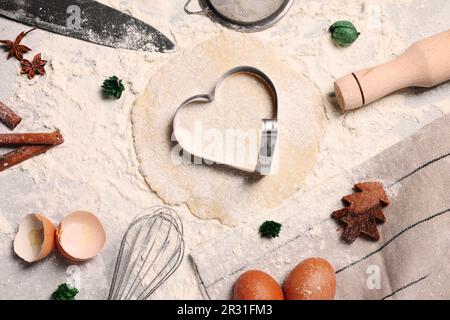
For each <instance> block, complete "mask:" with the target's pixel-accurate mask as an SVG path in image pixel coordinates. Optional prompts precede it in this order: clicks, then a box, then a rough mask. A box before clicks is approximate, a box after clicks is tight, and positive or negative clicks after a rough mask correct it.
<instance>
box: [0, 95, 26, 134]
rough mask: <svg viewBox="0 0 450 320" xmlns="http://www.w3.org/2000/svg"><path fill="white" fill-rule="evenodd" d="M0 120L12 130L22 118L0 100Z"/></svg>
mask: <svg viewBox="0 0 450 320" xmlns="http://www.w3.org/2000/svg"><path fill="white" fill-rule="evenodd" d="M0 121H1V122H2V123H3V124H5V125H6V126H7V127H8V128H9V129H11V130H14V129H15V128H16V127H17V126H18V125H19V123H20V122H21V121H22V118H21V117H20V116H18V115H17V114H16V113H15V112H14V111H12V110H11V109H10V108H8V107H7V106H6V105H5V104H4V103H2V102H1V101H0Z"/></svg>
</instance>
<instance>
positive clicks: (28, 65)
mask: <svg viewBox="0 0 450 320" xmlns="http://www.w3.org/2000/svg"><path fill="white" fill-rule="evenodd" d="M20 64H21V65H22V71H21V73H22V74H27V75H28V79H30V80H31V79H33V78H34V76H35V75H37V74H38V75H41V76H43V75H44V74H45V68H44V67H45V65H46V64H47V60H42V59H41V54H40V53H39V54H37V55H36V56H34V58H33V61H32V62H30V61H28V60H26V59H23V60H22V62H21V63H20Z"/></svg>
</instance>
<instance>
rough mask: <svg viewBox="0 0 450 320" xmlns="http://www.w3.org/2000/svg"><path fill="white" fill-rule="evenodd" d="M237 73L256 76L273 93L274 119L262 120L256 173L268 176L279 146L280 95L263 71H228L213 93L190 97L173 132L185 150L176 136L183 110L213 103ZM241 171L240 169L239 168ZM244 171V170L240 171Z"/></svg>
mask: <svg viewBox="0 0 450 320" xmlns="http://www.w3.org/2000/svg"><path fill="white" fill-rule="evenodd" d="M237 73H249V74H251V75H254V76H256V77H258V78H259V79H261V80H262V81H263V82H264V83H265V84H266V85H267V86H268V88H269V89H270V91H271V93H272V98H273V101H272V103H273V106H274V110H273V113H274V117H273V118H272V119H262V120H261V122H262V136H261V142H260V147H259V154H258V160H257V163H256V167H255V171H254V172H256V173H258V174H260V175H262V176H267V175H269V174H270V172H271V168H272V163H273V160H274V153H275V147H276V145H277V140H278V95H277V91H276V88H275V85H274V84H273V82H272V80H270V78H269V77H268V76H267V75H266V74H265V73H264V72H262V71H261V70H259V69H256V68H254V67H249V66H240V67H236V68H233V69H231V70H229V71H227V72H226V73H225V74H224V75H223V76H222V77H220V78H219V80H218V81H217V83H216V85H215V86H214V88H213V89H212V90H211V92H209V93H207V94H198V95H195V96H193V97H190V98H189V99H186V100H185V101H184V102H183V103H182V104H181V105H180V106H179V107H178V109H177V111H176V112H175V115H174V117H173V130H174V136H175V139H176V140H177V141H178V142H179V143H180V146H181V147H182V148H183V149H185V148H184V147H183V146H182V145H181V142H180V139H178V137H177V135H176V132H177V130H176V128H177V118H178V114H179V112H180V110H181V109H183V108H184V107H185V106H186V105H188V104H190V103H192V102H204V103H211V102H213V101H214V99H215V94H216V90H217V89H218V88H219V87H220V85H221V84H222V82H223V81H224V80H225V79H226V78H228V77H230V76H232V75H234V74H237ZM194 156H196V157H199V158H202V159H204V160H206V161H211V160H209V159H205V158H204V157H202V156H200V155H195V154H194ZM238 169H240V168H238ZM240 170H242V169H240Z"/></svg>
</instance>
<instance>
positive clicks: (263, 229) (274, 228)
mask: <svg viewBox="0 0 450 320" xmlns="http://www.w3.org/2000/svg"><path fill="white" fill-rule="evenodd" d="M281 226H282V225H281V224H280V223H278V222H275V221H266V222H264V223H263V224H262V225H261V226H260V227H259V233H260V234H261V237H263V238H269V239H272V238H277V237H278V236H279V235H280V231H281Z"/></svg>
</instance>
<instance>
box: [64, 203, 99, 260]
mask: <svg viewBox="0 0 450 320" xmlns="http://www.w3.org/2000/svg"><path fill="white" fill-rule="evenodd" d="M105 241H106V235H105V230H104V229H103V225H102V223H101V222H100V220H99V219H98V218H97V217H96V216H95V215H94V214H92V213H90V212H87V211H77V212H73V213H71V214H69V215H68V216H67V217H65V218H64V219H63V220H62V221H61V223H60V224H59V226H58V229H57V230H56V244H57V246H58V249H59V251H60V252H61V254H62V255H63V256H64V257H66V258H67V259H69V260H71V261H75V262H82V261H86V260H89V259H92V258H93V257H95V256H96V255H98V254H99V253H100V251H101V250H102V248H103V246H104V244H105Z"/></svg>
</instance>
